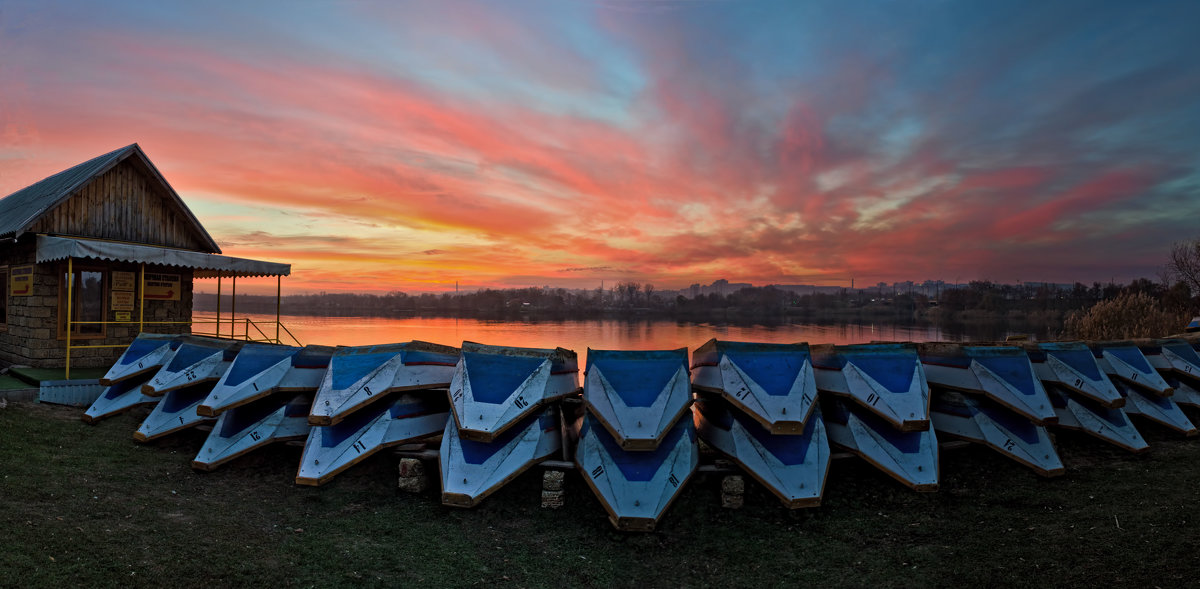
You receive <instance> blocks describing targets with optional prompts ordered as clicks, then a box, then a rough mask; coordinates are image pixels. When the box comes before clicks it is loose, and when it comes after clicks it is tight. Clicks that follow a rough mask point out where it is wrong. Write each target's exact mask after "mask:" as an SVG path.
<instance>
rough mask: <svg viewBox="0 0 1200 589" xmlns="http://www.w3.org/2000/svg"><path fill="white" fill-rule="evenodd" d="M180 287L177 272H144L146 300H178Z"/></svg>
mask: <svg viewBox="0 0 1200 589" xmlns="http://www.w3.org/2000/svg"><path fill="white" fill-rule="evenodd" d="M181 290H183V289H182V288H180V281H179V275H178V274H150V273H147V274H146V294H145V295H143V297H144V298H145V299H146V300H148V301H178V300H179V293H180V291H181Z"/></svg>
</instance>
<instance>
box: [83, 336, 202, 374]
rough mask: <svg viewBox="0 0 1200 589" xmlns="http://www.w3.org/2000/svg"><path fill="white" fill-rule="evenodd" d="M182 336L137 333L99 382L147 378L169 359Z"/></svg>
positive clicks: (180, 341) (177, 347)
mask: <svg viewBox="0 0 1200 589" xmlns="http://www.w3.org/2000/svg"><path fill="white" fill-rule="evenodd" d="M184 337H185V336H181V335H171V334H163V333H139V334H138V336H137V337H136V338H134V340H133V343H131V344H129V347H127V348H125V351H124V352H122V353H121V357H120V358H117V361H116V362H115V363H113V365H112V367H111V368H109V369H108V372H106V373H105V374H104V376H102V377H101V378H100V384H102V385H104V386H110V385H114V384H116V383H118V382H121V381H123V380H127V379H130V378H134V377H137V376H143V375H145V376H146V378H144V379H141V380H149V379H150V376H151V375H153V374H154V373H155V372H157V371H158V369H159V368H162V365H163V364H165V363H167V362H169V361H170V360H171V357H172V356H174V355H175V350H177V349H179V345H180V344H181V343H183V338H184Z"/></svg>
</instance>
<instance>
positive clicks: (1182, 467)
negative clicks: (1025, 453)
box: [0, 403, 1200, 587]
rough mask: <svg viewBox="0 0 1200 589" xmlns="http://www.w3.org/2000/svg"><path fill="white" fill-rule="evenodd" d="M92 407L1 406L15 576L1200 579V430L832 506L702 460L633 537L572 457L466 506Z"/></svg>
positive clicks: (9, 569) (386, 473) (16, 580)
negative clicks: (737, 496) (1047, 469)
mask: <svg viewBox="0 0 1200 589" xmlns="http://www.w3.org/2000/svg"><path fill="white" fill-rule="evenodd" d="M79 413H80V410H78V409H71V408H65V407H56V406H48V405H37V404H28V403H10V404H9V405H8V407H7V408H6V409H2V410H0V464H4V465H5V473H4V478H3V479H0V496H3V497H4V501H2V502H0V526H3V529H4V530H5V532H6V534H7V536H8V537H7V541H6V546H7V549H6V550H4V551H0V570H3V571H5V574H6V577H5V578H6V579H7V580H8V581H9V582H11V583H13V584H18V585H21V586H25V587H62V586H75V585H87V586H121V587H139V586H145V587H157V586H164V585H170V586H173V587H212V586H243V585H269V586H286V587H291V586H320V587H338V586H347V587H349V586H354V587H360V586H396V585H404V586H436V587H443V586H452V587H463V586H499V587H510V586H511V587H557V586H583V587H589V586H602V587H609V586H639V587H677V586H695V585H706V586H743V587H744V586H775V585H782V584H804V585H811V584H815V585H816V586H828V587H846V586H853V587H862V586H872V587H913V586H926V587H930V586H995V585H1008V586H1012V585H1039V586H1043V585H1045V586H1092V585H1108V584H1114V583H1124V584H1135V585H1139V586H1154V585H1157V586H1162V587H1171V586H1182V585H1186V584H1188V583H1190V582H1191V580H1192V579H1194V578H1195V577H1196V576H1197V575H1198V574H1200V562H1198V561H1197V560H1196V559H1195V558H1194V556H1193V554H1192V553H1191V551H1192V549H1191V547H1192V546H1195V545H1197V543H1200V525H1198V524H1200V522H1198V521H1196V519H1195V516H1194V512H1195V509H1194V506H1195V505H1196V503H1197V501H1198V500H1200V443H1197V442H1196V441H1188V440H1182V439H1177V438H1175V437H1174V436H1170V435H1168V434H1165V433H1164V432H1163V431H1161V430H1159V429H1157V428H1154V427H1153V426H1150V425H1143V424H1142V423H1139V427H1141V428H1142V430H1143V433H1144V434H1146V438H1147V440H1148V441H1149V442H1150V444H1151V450H1150V452H1149V453H1147V454H1145V455H1140V456H1135V455H1130V454H1127V453H1124V452H1121V451H1118V450H1111V449H1109V448H1108V447H1107V446H1105V445H1104V444H1103V443H1101V442H1098V441H1095V440H1094V439H1093V438H1089V437H1084V436H1081V435H1073V434H1069V433H1062V434H1059V438H1058V446H1059V451H1060V455H1061V456H1062V458H1063V461H1064V463H1065V464H1066V465H1067V469H1068V470H1067V473H1066V474H1065V475H1064V476H1062V477H1059V478H1055V479H1041V478H1038V477H1037V476H1035V475H1034V474H1032V473H1031V472H1030V471H1029V470H1028V469H1026V468H1024V467H1022V466H1020V465H1018V464H1016V463H1015V462H1012V461H1011V460H1008V459H1006V458H1004V457H1002V456H1000V455H999V454H997V453H995V452H992V451H990V450H987V449H984V448H978V447H970V448H966V449H960V450H954V451H947V452H945V453H944V454H943V456H942V461H941V478H942V484H941V490H940V491H938V492H937V493H929V494H924V493H914V492H912V491H909V490H908V489H906V488H904V487H902V486H901V485H899V484H897V483H896V482H895V481H893V480H892V479H890V478H888V477H887V476H886V475H883V474H881V473H880V472H878V471H877V470H875V469H874V468H872V467H870V466H869V465H867V464H865V463H864V462H862V461H860V460H857V459H845V460H839V461H836V462H835V463H834V464H833V465H832V467H831V470H830V479H829V482H828V485H827V487H826V490H825V497H826V499H825V501H824V502H823V504H822V505H821V506H820V507H817V508H812V509H803V510H799V511H789V510H786V509H784V508H783V507H781V506H780V505H779V503H778V501H776V500H775V499H774V498H773V496H771V495H770V494H769V493H768V492H767V491H765V490H764V489H762V488H761V487H759V486H758V485H756V484H754V483H753V482H752V480H751V479H749V478H747V479H746V480H747V487H748V490H747V496H746V506H745V507H744V508H743V509H741V510H738V511H732V510H726V509H723V508H721V507H720V500H719V492H718V486H719V482H720V479H719V478H718V477H717V476H709V477H705V476H697V477H696V478H694V479H693V480H692V481H691V482H689V483H688V486H687V488H686V489H685V490H684V492H683V495H682V496H681V498H680V499H679V501H677V502H676V504H675V505H674V506H673V507H672V508H671V510H670V511H669V512H668V513H667V515H666V516H665V517H664V519H663V521H662V523H661V524H660V526H659V529H658V531H656V532H654V533H650V534H626V533H619V532H616V531H614V530H613V529H612V528H611V526H610V525H609V523H608V521H607V519H606V518H605V516H604V512H603V509H602V508H601V506H600V505H599V503H598V502H597V501H596V499H595V497H594V495H592V493H591V492H590V491H589V490H588V489H587V487H586V486H585V485H584V483H583V481H582V479H581V478H579V476H578V475H577V474H575V473H573V472H572V473H568V477H567V481H566V484H567V493H568V494H567V503H566V506H565V507H564V508H563V509H561V510H557V511H552V510H543V509H540V508H539V490H540V483H541V476H540V473H541V469H538V468H534V469H532V470H531V471H530V472H528V473H526V474H524V475H522V476H521V477H518V478H517V479H516V480H514V481H513V482H512V483H511V484H509V485H508V486H506V487H504V488H503V489H501V490H500V491H498V492H497V493H496V494H494V495H493V496H491V497H489V498H488V499H487V500H486V501H485V502H484V503H483V504H482V505H480V506H479V507H478V508H475V509H471V510H461V509H454V508H448V507H443V506H442V505H441V504H440V503H439V501H438V494H437V489H436V488H434V489H430V490H428V491H426V492H424V493H421V494H417V495H410V494H403V493H398V492H397V491H396V490H395V486H396V480H397V479H396V476H397V475H396V470H395V469H396V462H397V461H396V458H394V457H393V456H391V455H390V454H388V453H386V452H384V453H380V454H378V455H376V456H374V457H372V458H371V459H369V460H367V461H365V462H363V463H362V464H360V465H358V466H356V467H355V468H353V469H351V470H349V471H347V472H346V473H344V474H343V475H342V476H339V477H338V478H337V479H336V480H335V481H333V482H332V483H330V484H329V485H327V486H323V487H317V488H309V487H297V486H295V485H294V484H292V478H293V477H294V476H295V470H296V465H297V463H298V460H299V449H297V448H291V447H287V446H283V445H278V446H274V447H271V448H268V449H265V450H262V451H259V452H255V453H253V454H250V455H248V456H246V457H244V458H241V459H239V460H237V461H235V462H233V463H231V464H229V465H227V466H226V467H223V468H222V469H221V470H218V471H216V472H213V473H207V474H198V473H195V472H193V471H192V470H191V468H190V467H189V463H190V460H191V458H192V457H193V456H194V455H195V454H196V452H197V451H198V450H199V448H200V445H201V444H202V442H203V439H204V437H203V434H201V433H199V432H195V431H185V432H182V433H180V434H177V435H174V436H170V437H168V438H166V439H165V440H162V441H161V442H158V443H152V444H147V445H139V444H136V443H134V442H133V441H132V440H131V439H130V435H131V432H132V431H133V430H134V429H135V428H136V424H137V422H138V419H139V417H140V415H137V414H135V415H125V416H120V417H116V418H113V419H110V420H106V421H104V422H101V423H100V424H98V425H96V426H88V425H84V424H83V423H81V422H80V421H79ZM432 470H433V472H434V473H436V467H434V468H433V469H432ZM434 486H435V487H436V485H434Z"/></svg>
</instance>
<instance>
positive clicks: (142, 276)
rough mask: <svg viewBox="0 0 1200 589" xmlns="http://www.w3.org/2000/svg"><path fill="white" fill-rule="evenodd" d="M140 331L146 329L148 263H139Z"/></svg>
mask: <svg viewBox="0 0 1200 589" xmlns="http://www.w3.org/2000/svg"><path fill="white" fill-rule="evenodd" d="M138 266H139V268H138V270H139V271H138V333H139V334H140V333H142V332H143V331H145V330H146V265H145V264H139V265H138Z"/></svg>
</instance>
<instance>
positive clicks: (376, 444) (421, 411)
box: [296, 392, 450, 486]
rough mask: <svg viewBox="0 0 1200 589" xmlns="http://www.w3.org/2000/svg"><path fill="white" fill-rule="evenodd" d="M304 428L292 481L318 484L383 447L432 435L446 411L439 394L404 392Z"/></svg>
mask: <svg viewBox="0 0 1200 589" xmlns="http://www.w3.org/2000/svg"><path fill="white" fill-rule="evenodd" d="M389 399H390V400H385V401H384V402H381V403H375V404H372V405H371V406H369V407H366V408H364V409H362V410H361V411H355V412H354V413H352V414H351V415H349V416H348V417H346V418H345V419H343V420H341V421H339V422H338V423H335V424H333V425H328V426H319V427H313V428H312V429H311V430H309V433H308V440H307V442H305V444H304V454H303V455H302V456H301V457H300V469H299V471H298V472H297V473H296V483H297V484H301V485H312V486H316V485H321V484H324V483H326V482H328V481H329V480H330V479H332V478H333V477H334V476H336V475H337V474H338V473H340V472H342V471H344V470H346V469H347V468H350V467H351V466H354V465H355V464H358V463H359V462H360V461H361V460H363V459H365V458H367V457H368V456H370V455H372V454H374V453H375V452H378V451H379V450H380V449H382V448H386V447H388V446H395V445H399V444H404V443H406V442H411V441H414V440H419V439H421V438H426V437H429V436H433V435H437V434H439V433H441V432H442V430H443V429H444V428H445V427H446V420H447V419H449V412H450V408H449V406H448V405H447V401H446V396H445V395H444V394H442V393H439V392H428V393H403V394H398V396H397V395H393V396H390V397H389Z"/></svg>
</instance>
